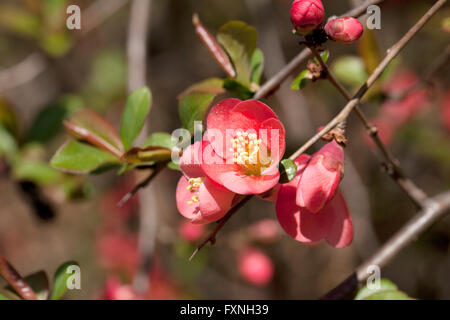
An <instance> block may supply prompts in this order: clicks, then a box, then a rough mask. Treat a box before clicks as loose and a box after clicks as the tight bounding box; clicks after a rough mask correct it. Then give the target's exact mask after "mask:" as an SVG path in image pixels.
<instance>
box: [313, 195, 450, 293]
mask: <svg viewBox="0 0 450 320" xmlns="http://www.w3.org/2000/svg"><path fill="white" fill-rule="evenodd" d="M449 209H450V190H449V191H445V192H443V193H441V194H439V195H437V196H435V197H433V198H431V199H428V200H426V201H425V202H424V204H423V209H422V210H421V211H419V212H418V213H417V214H416V215H415V216H414V217H413V218H411V220H409V221H408V222H407V223H406V224H405V225H404V226H403V227H402V228H401V229H400V230H398V231H397V233H395V234H394V235H393V236H392V237H391V238H390V239H389V240H388V241H387V242H386V243H385V244H384V245H383V246H382V247H381V248H380V249H379V250H377V251H376V252H375V253H374V254H373V255H372V257H370V258H369V259H368V260H367V261H365V262H364V263H362V264H361V265H360V266H359V267H358V268H356V270H355V272H354V273H352V274H351V275H350V276H349V277H348V278H347V279H345V280H344V281H343V282H341V283H340V284H339V285H338V286H337V287H335V288H334V289H333V290H331V291H329V292H328V293H327V294H325V295H324V296H323V297H321V299H326V300H338V299H343V298H346V297H348V296H349V295H350V294H352V293H353V292H354V291H355V289H356V287H357V286H358V283H360V282H363V281H365V280H367V278H368V277H369V276H370V275H371V273H370V272H369V267H370V266H373V265H375V266H378V267H380V268H382V267H384V266H386V265H387V264H388V263H389V262H390V261H391V260H392V259H393V258H394V257H395V256H396V255H397V254H398V253H399V252H400V251H401V250H402V249H403V248H405V247H406V246H408V245H409V244H411V243H412V242H414V240H416V239H417V237H418V235H420V234H421V233H422V232H424V231H425V230H427V229H428V228H429V227H430V226H431V225H433V224H434V223H435V222H437V221H438V220H439V219H441V218H443V217H444V216H445V215H446V214H447V213H448V211H449Z"/></svg>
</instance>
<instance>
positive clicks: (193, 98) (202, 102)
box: [178, 93, 215, 134]
mask: <svg viewBox="0 0 450 320" xmlns="http://www.w3.org/2000/svg"><path fill="white" fill-rule="evenodd" d="M214 97H215V95H214V94H211V93H192V94H190V95H187V96H185V97H183V98H182V99H181V100H180V103H179V105H178V113H179V115H180V120H181V123H182V125H183V128H185V129H187V130H189V131H190V132H191V134H193V133H194V121H203V120H204V118H205V115H206V112H207V111H208V107H209V106H210V104H211V103H212V101H213V100H214Z"/></svg>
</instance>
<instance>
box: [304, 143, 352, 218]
mask: <svg viewBox="0 0 450 320" xmlns="http://www.w3.org/2000/svg"><path fill="white" fill-rule="evenodd" d="M303 161H304V160H303ZM302 164H303V163H302ZM343 164H344V150H343V149H342V147H341V146H340V145H339V144H338V143H337V142H336V141H335V140H333V141H332V142H329V143H327V144H326V145H325V146H323V147H322V148H321V149H320V150H319V151H318V152H316V153H315V154H314V155H313V156H312V157H311V159H310V160H309V161H308V163H307V165H306V167H305V168H304V169H303V172H302V175H301V177H300V178H299V183H298V187H297V194H296V202H297V205H298V206H299V207H302V208H305V209H307V210H308V211H310V212H312V213H316V212H318V211H320V210H321V209H322V208H323V207H325V205H326V204H327V203H328V202H330V201H331V199H333V197H334V195H335V193H336V191H337V188H338V186H339V182H340V181H341V177H342V175H343Z"/></svg>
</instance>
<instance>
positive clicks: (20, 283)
mask: <svg viewBox="0 0 450 320" xmlns="http://www.w3.org/2000/svg"><path fill="white" fill-rule="evenodd" d="M0 275H1V276H2V277H3V278H5V280H6V281H8V283H9V284H10V285H11V287H12V288H13V289H14V290H15V291H16V292H17V293H18V294H19V295H20V296H21V297H22V298H23V299H25V300H37V297H36V294H35V293H34V291H33V289H31V287H30V286H29V285H28V283H26V282H25V280H24V279H23V278H22V277H21V276H20V274H19V273H18V272H17V270H16V269H14V267H13V266H12V265H11V264H10V263H9V262H8V261H7V260H6V259H5V258H4V257H3V256H2V255H1V254H0Z"/></svg>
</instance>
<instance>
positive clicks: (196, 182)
mask: <svg viewBox="0 0 450 320" xmlns="http://www.w3.org/2000/svg"><path fill="white" fill-rule="evenodd" d="M202 183H203V178H202V177H199V178H189V185H188V186H187V187H186V189H187V190H189V191H190V192H191V193H192V197H191V200H189V201H188V202H187V204H189V205H191V204H194V203H196V202H198V201H199V198H198V193H199V189H200V186H201V185H202Z"/></svg>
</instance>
